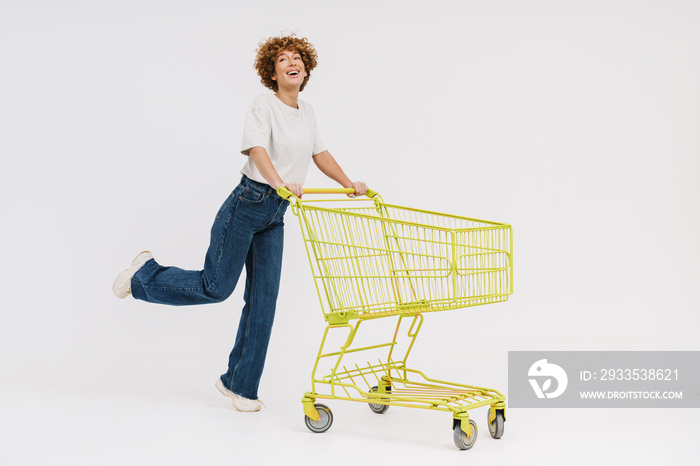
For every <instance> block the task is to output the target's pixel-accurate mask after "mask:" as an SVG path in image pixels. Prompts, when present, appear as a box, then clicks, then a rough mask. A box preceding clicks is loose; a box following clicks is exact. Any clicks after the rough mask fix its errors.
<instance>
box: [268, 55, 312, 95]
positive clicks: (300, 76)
mask: <svg viewBox="0 0 700 466" xmlns="http://www.w3.org/2000/svg"><path fill="white" fill-rule="evenodd" d="M305 77H306V69H305V68H304V61H303V60H302V59H301V54H300V53H299V52H297V51H295V50H283V51H281V52H280V53H279V55H277V58H276V59H275V73H274V74H273V75H272V80H273V81H277V85H278V86H279V87H280V88H283V89H297V90H299V88H300V87H301V85H302V84H303V83H304V78H305Z"/></svg>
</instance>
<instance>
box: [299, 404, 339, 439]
mask: <svg viewBox="0 0 700 466" xmlns="http://www.w3.org/2000/svg"><path fill="white" fill-rule="evenodd" d="M314 407H315V408H316V411H318V414H319V415H320V416H321V419H319V420H318V421H314V420H313V419H311V418H310V417H309V416H306V415H304V422H305V423H306V427H308V428H309V430H310V431H311V432H315V433H317V434H320V433H322V432H325V431H327V430H328V429H330V428H331V424H333V413H331V410H330V408H329V407H328V406H326V405H322V404H321V403H316V404H314Z"/></svg>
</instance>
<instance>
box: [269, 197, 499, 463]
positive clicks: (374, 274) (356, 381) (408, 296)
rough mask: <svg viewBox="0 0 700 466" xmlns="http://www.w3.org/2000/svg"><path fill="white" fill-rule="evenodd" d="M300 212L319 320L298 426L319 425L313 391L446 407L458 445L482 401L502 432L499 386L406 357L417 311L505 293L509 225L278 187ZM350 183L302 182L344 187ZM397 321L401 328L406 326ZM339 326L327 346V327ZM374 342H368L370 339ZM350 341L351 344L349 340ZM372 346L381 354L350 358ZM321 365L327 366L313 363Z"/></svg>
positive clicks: (384, 403) (326, 414)
mask: <svg viewBox="0 0 700 466" xmlns="http://www.w3.org/2000/svg"><path fill="white" fill-rule="evenodd" d="M278 192H279V194H280V196H282V197H284V198H286V199H289V201H290V203H291V208H292V212H293V213H294V215H296V216H297V217H298V218H299V223H300V225H301V230H302V235H303V238H304V244H305V246H306V251H307V254H308V257H309V262H310V264H311V268H312V273H313V277H314V281H315V284H316V290H317V292H318V295H319V300H320V302H321V307H322V310H323V315H324V317H325V320H326V322H327V326H326V329H325V332H324V334H323V338H322V340H321V346H320V348H319V351H318V356H317V357H316V362H315V363H314V368H313V372H312V376H311V391H310V392H307V393H306V394H305V395H304V397H303V399H302V404H303V407H304V414H305V422H306V426H307V427H308V428H309V429H310V430H311V431H313V432H325V431H326V430H328V429H329V428H330V426H331V424H332V423H333V414H332V413H331V410H330V409H329V408H328V407H327V406H325V405H323V404H320V403H316V400H317V399H329V400H349V401H360V402H363V403H368V404H369V407H370V409H371V410H372V411H374V412H375V413H378V414H381V413H384V412H386V411H387V410H388V409H389V406H406V407H412V408H423V409H434V410H438V411H448V412H451V413H452V418H453V421H452V429H453V438H454V442H455V444H456V445H457V447H458V448H460V449H462V450H467V449H469V448H471V447H472V446H473V445H474V442H475V441H476V438H477V432H478V431H477V427H476V423H475V422H474V420H473V419H470V418H469V411H470V410H472V409H475V408H479V407H483V406H488V407H489V409H488V417H487V422H488V428H489V433H490V434H491V436H492V437H494V438H500V437H501V436H502V435H503V428H504V424H505V419H506V416H505V396H504V395H502V394H501V393H500V392H498V391H497V390H494V389H491V388H483V387H475V386H471V385H462V384H457V383H451V382H444V381H440V380H435V379H431V378H429V377H427V376H426V375H425V374H423V372H421V371H418V370H416V369H412V368H409V367H408V366H407V365H406V361H407V359H408V356H409V354H410V352H411V349H412V348H413V344H414V343H415V341H416V337H417V336H418V332H419V330H420V328H421V326H422V324H423V314H425V313H428V312H433V311H445V310H449V309H458V308H463V307H468V306H477V305H481V304H489V303H496V302H500V301H505V300H507V299H508V296H509V295H510V294H511V293H512V291H513V268H512V263H513V256H512V244H513V235H512V230H511V227H510V225H506V224H503V223H496V222H489V221H484V220H476V219H472V218H466V217H460V216H456V215H448V214H441V213H436V212H430V211H425V210H419V209H412V208H408V207H400V206H397V205H391V204H386V203H384V201H383V199H382V198H381V196H379V195H378V194H377V193H376V192H374V191H371V190H370V191H369V192H368V193H367V197H362V198H345V197H343V198H342V199H338V198H334V199H313V200H307V199H306V198H305V199H304V200H302V199H299V198H297V197H296V196H293V195H292V194H291V193H290V192H289V191H287V190H286V189H285V188H280V189H279V191H278ZM352 192H353V190H352V189H305V190H304V193H308V194H344V193H352ZM385 318H393V319H395V320H396V321H397V322H396V325H395V326H394V325H393V322H390V329H391V331H390V333H391V334H393V337H392V338H391V339H390V340H389V339H388V341H386V342H383V343H379V344H362V343H358V341H359V340H360V339H359V338H358V330H359V328H360V327H361V326H363V324H364V323H365V322H367V324H364V325H365V326H366V325H370V322H378V319H382V320H383V321H386V319H385ZM406 329H407V330H408V331H407V332H406ZM341 330H342V332H348V334H347V337H345V338H343V337H344V336H345V333H341V334H340V340H339V343H337V344H336V345H337V346H336V347H333V348H331V349H329V350H326V347H327V346H333V344H332V343H330V342H331V340H333V338H330V337H329V335H330V334H333V335H334V336H335V335H336V334H337V332H339V331H341ZM371 343H376V342H371ZM353 345H354V346H353ZM370 352H372V353H377V352H379V353H380V355H381V356H382V357H379V358H377V359H376V361H375V360H374V359H372V360H371V361H366V360H363V362H361V363H357V362H354V364H349V362H348V361H350V360H352V361H355V360H356V359H357V358H358V356H362V355H365V354H369V353H370ZM322 366H323V367H327V369H325V370H324V369H322Z"/></svg>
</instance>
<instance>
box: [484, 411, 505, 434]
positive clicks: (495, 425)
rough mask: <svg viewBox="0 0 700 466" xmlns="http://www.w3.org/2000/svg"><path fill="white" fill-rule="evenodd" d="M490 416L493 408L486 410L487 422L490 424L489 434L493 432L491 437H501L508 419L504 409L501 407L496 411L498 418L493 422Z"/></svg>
mask: <svg viewBox="0 0 700 466" xmlns="http://www.w3.org/2000/svg"><path fill="white" fill-rule="evenodd" d="M490 418H491V410H490V409H489V410H488V411H487V412H486V423H487V424H488V426H489V434H491V437H493V438H501V437H502V436H503V429H504V428H505V423H506V420H505V418H504V417H503V411H502V410H500V409H499V410H498V411H496V419H494V420H493V422H489V419H490Z"/></svg>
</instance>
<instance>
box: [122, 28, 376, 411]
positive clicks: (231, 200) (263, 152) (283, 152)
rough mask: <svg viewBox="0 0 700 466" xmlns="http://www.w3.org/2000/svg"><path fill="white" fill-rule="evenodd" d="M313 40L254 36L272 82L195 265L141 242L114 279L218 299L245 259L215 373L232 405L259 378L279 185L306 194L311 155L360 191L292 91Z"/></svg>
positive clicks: (167, 294) (181, 300)
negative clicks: (160, 256)
mask: <svg viewBox="0 0 700 466" xmlns="http://www.w3.org/2000/svg"><path fill="white" fill-rule="evenodd" d="M316 58H317V55H316V50H315V49H314V47H313V45H312V44H311V43H309V42H308V41H307V39H306V38H302V39H299V38H297V37H295V36H293V35H292V36H285V37H271V38H269V39H267V40H266V41H263V42H261V43H260V44H259V47H258V50H257V57H256V59H255V68H256V69H257V72H258V75H259V76H260V80H261V82H262V83H263V84H264V85H265V86H266V87H268V88H269V89H271V90H272V91H274V94H267V95H262V96H259V97H257V98H256V99H255V100H254V101H253V103H252V104H251V106H250V107H249V109H248V112H247V114H246V119H245V127H244V131H243V144H242V147H241V152H242V153H243V154H244V155H246V156H248V160H247V161H246V163H245V165H244V166H243V169H242V170H241V173H242V175H243V176H242V178H241V182H240V184H239V185H238V186H237V187H236V189H234V190H233V192H232V193H231V195H230V196H229V197H228V198H227V199H226V201H225V202H224V204H223V205H222V206H221V208H220V209H219V212H218V213H217V215H216V219H215V221H214V225H213V226H212V229H211V240H210V244H209V249H208V251H207V255H206V258H205V262H204V269H203V270H200V271H188V270H182V269H180V268H177V267H163V266H161V265H159V264H158V263H157V262H156V261H155V259H153V255H152V254H151V253H150V252H148V251H144V252H142V253H141V254H139V255H138V256H136V258H135V259H134V260H133V262H132V264H131V267H130V268H129V269H127V270H125V271H123V272H122V273H121V274H119V276H118V277H117V279H116V281H115V282H114V286H113V289H114V293H115V294H116V295H117V297H119V298H125V297H126V296H128V295H129V294H131V295H132V296H133V297H134V298H136V299H141V300H144V301H148V302H153V303H160V304H170V305H188V304H205V303H216V302H221V301H223V300H225V299H226V298H228V297H229V296H230V295H231V293H232V292H233V290H234V288H235V287H236V283H237V282H238V277H239V276H240V273H241V270H242V268H243V265H244V264H245V267H246V284H245V293H244V299H245V305H244V307H243V312H242V314H241V320H240V323H239V325H238V334H237V336H236V342H235V345H234V347H233V350H232V351H231V354H230V356H229V363H228V370H227V371H226V373H224V374H223V375H221V377H220V378H219V379H218V380H217V381H216V387H217V388H218V389H219V391H220V392H221V393H223V394H224V395H226V396H228V397H230V398H231V399H232V401H233V406H234V407H235V408H236V409H237V410H239V411H259V410H260V406H261V403H260V401H259V400H258V384H259V382H260V377H261V376H262V371H263V365H264V363H265V355H266V353H267V347H268V343H269V338H270V332H271V330H272V322H273V320H274V315H275V305H276V302H277V294H278V291H279V280H280V272H281V267H282V246H283V216H284V212H285V210H286V208H287V205H288V202H287V201H285V200H283V199H282V198H281V197H279V196H278V195H277V194H276V190H277V188H278V187H280V186H284V187H286V188H287V189H288V190H289V191H291V192H292V193H293V194H295V195H296V196H298V197H301V195H302V194H303V188H302V185H303V183H304V180H305V178H306V172H307V170H308V166H309V162H310V161H311V160H312V159H313V161H314V163H315V164H316V166H317V167H318V168H319V169H320V170H321V171H322V172H323V173H324V174H325V175H326V176H328V177H329V178H331V179H333V180H335V181H336V182H338V183H340V184H341V185H342V186H343V187H346V188H348V187H352V188H354V189H355V193H356V194H357V195H362V194H365V192H366V191H367V186H366V185H365V183H363V182H352V181H351V180H350V179H349V178H348V177H347V176H346V175H345V173H344V172H343V170H342V169H341V168H340V166H339V165H338V164H337V162H336V161H335V159H334V158H333V156H332V155H331V154H330V152H328V150H326V147H325V145H324V143H323V141H322V140H321V138H320V136H319V132H318V127H317V125H316V118H315V115H314V111H313V108H312V107H311V106H310V105H309V104H307V103H306V102H304V101H302V100H299V92H301V91H302V90H303V89H304V86H305V85H306V83H307V82H308V80H309V77H310V73H311V71H312V70H313V69H314V68H315V67H316Z"/></svg>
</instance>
